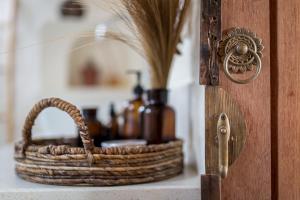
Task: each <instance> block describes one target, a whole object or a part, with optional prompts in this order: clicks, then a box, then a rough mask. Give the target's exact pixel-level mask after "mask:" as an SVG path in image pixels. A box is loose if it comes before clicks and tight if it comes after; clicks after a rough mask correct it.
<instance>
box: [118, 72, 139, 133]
mask: <svg viewBox="0 0 300 200" xmlns="http://www.w3.org/2000/svg"><path fill="white" fill-rule="evenodd" d="M135 73H136V74H137V81H138V83H137V85H136V86H135V88H134V90H133V93H134V98H133V99H132V100H130V101H129V102H128V105H127V106H126V108H125V109H124V113H123V116H124V124H123V128H122V131H121V132H120V137H121V138H122V139H139V138H141V137H142V135H141V129H140V122H139V109H140V108H141V107H142V106H143V105H144V100H143V93H144V89H143V87H142V86H141V83H140V81H141V73H140V72H139V71H137V72H135Z"/></svg>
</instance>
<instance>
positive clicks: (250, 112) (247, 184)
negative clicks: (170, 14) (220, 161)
mask: <svg viewBox="0 0 300 200" xmlns="http://www.w3.org/2000/svg"><path fill="white" fill-rule="evenodd" d="M209 2H210V5H213V6H216V7H218V6H219V10H218V9H215V8H214V9H207V11H208V12H211V13H204V15H203V16H204V17H205V15H207V14H208V15H209V14H212V12H214V15H213V17H212V19H214V20H218V19H219V20H220V21H221V23H220V25H221V27H218V26H214V29H215V30H213V31H217V29H218V28H219V29H220V30H222V31H223V30H227V29H230V28H232V27H242V28H247V29H249V30H251V31H252V32H254V33H256V34H257V35H258V36H259V37H260V38H261V39H262V40H263V45H264V47H265V48H264V51H263V55H264V56H263V58H262V71H261V73H260V75H259V77H258V78H257V79H256V80H254V81H252V82H250V83H248V84H244V85H240V84H237V83H234V82H232V81H230V80H229V79H228V78H227V77H226V76H225V75H224V73H223V72H222V70H220V72H219V75H218V73H217V72H214V71H213V70H212V69H211V68H207V69H208V71H209V70H211V72H207V71H206V70H205V67H203V66H207V62H205V60H202V61H201V66H200V69H201V70H200V79H202V80H200V82H201V83H202V84H203V83H204V84H206V85H219V86H220V87H221V88H223V89H225V91H227V92H228V93H229V94H230V96H231V97H232V98H233V99H235V101H236V103H237V104H238V106H239V107H240V109H241V111H242V114H243V116H244V118H245V121H246V124H247V135H246V143H245V146H244V149H243V151H242V152H241V154H240V155H239V157H238V159H237V160H236V161H235V162H234V164H233V165H232V166H231V167H230V169H229V170H230V171H229V173H228V176H227V178H225V179H223V180H222V181H221V197H222V199H229V200H232V199H243V200H244V199H245V200H246V199H255V200H256V199H258V200H259V199H264V200H265V199H271V198H272V197H275V196H274V194H272V192H273V191H275V190H274V188H276V187H275V186H276V185H275V184H273V183H274V182H275V181H274V178H273V176H272V172H274V171H272V164H273V160H274V158H276V154H273V152H274V151H271V150H272V147H274V146H273V143H272V142H274V141H275V140H274V138H273V139H272V136H273V135H272V134H273V132H271V130H272V128H273V129H275V128H274V127H273V126H272V123H274V117H273V114H272V112H271V110H272V108H273V107H276V106H275V105H274V101H273V98H274V96H272V94H273V93H274V91H273V90H272V89H273V88H272V84H271V82H272V81H273V78H272V76H271V75H276V73H274V72H273V71H271V63H270V50H271V48H270V40H271V39H273V38H272V37H271V28H272V27H271V26H270V22H271V21H272V20H273V19H272V17H271V15H272V14H273V12H271V9H272V6H273V5H272V4H270V2H269V1H268V0H265V1H263V0H260V1H258V0H256V1H253V0H242V1H241V0H222V1H219V0H216V1H209ZM208 4H209V3H208ZM208 4H207V2H206V3H205V2H203V1H202V6H207V5H208ZM218 4H220V5H218ZM213 6H212V7H213ZM202 10H203V8H202ZM217 23H218V22H217ZM206 28H207V27H205V26H202V29H201V32H205V31H207V30H206ZM208 32H209V31H208ZM216 33H217V34H215V35H216V36H219V35H218V34H219V33H218V32H216ZM204 36H205V35H204ZM201 39H202V40H201V42H202V43H203V42H205V37H203V35H202V36H201ZM201 49H202V47H201ZM272 53H274V50H273V51H272ZM203 55H204V54H203ZM202 58H203V57H202ZM273 64H274V63H273ZM220 67H221V66H219V68H220ZM216 69H218V68H216ZM216 69H215V70H216ZM201 72H202V75H201ZM203 72H205V73H206V74H207V73H214V74H215V75H218V77H219V82H217V81H214V82H213V81H211V80H207V79H209V76H206V75H205V73H203ZM207 77H208V78H207ZM210 77H211V76H210ZM203 80H204V81H203ZM275 102H276V101H275ZM272 158H273V159H272ZM272 190H273V191H272Z"/></svg>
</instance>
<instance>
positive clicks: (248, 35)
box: [218, 28, 263, 84]
mask: <svg viewBox="0 0 300 200" xmlns="http://www.w3.org/2000/svg"><path fill="white" fill-rule="evenodd" d="M262 50H263V45H262V40H261V39H259V38H257V37H256V34H255V33H253V32H251V31H249V30H247V29H244V28H234V29H231V30H230V31H228V32H227V33H226V34H223V38H222V40H221V41H220V42H219V48H218V55H219V57H220V59H221V62H222V64H223V68H224V73H225V75H226V76H227V77H228V78H229V79H230V80H231V81H233V82H235V83H238V84H246V83H249V82H251V81H253V80H255V79H256V78H257V77H258V75H259V74H260V72H261V57H262ZM254 68H255V72H254V74H253V75H251V76H250V77H248V78H246V79H239V78H236V76H234V74H244V73H246V72H247V71H253V70H254Z"/></svg>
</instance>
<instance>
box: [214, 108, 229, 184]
mask: <svg viewBox="0 0 300 200" xmlns="http://www.w3.org/2000/svg"><path fill="white" fill-rule="evenodd" d="M217 137H218V148H219V174H220V176H221V177H222V178H226V176H227V173H228V157H229V153H228V152H229V151H228V143H229V137H230V124H229V119H228V117H227V115H226V114H225V113H221V114H220V116H219V119H218V123H217Z"/></svg>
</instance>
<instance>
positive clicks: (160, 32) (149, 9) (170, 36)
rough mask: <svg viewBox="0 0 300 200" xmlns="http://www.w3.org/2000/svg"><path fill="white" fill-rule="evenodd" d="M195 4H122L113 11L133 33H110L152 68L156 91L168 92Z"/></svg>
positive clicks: (165, 0)
mask: <svg viewBox="0 0 300 200" xmlns="http://www.w3.org/2000/svg"><path fill="white" fill-rule="evenodd" d="M190 2H191V0H119V1H116V2H115V4H113V5H114V6H113V7H112V9H113V10H114V12H115V13H117V14H118V15H119V16H120V18H121V19H122V21H123V22H124V24H125V25H126V26H127V27H128V28H129V31H130V32H131V33H132V35H131V36H129V35H126V34H124V33H120V32H109V33H107V34H106V36H107V37H109V38H112V39H116V40H119V41H121V42H124V43H126V44H127V45H129V46H130V47H132V48H133V49H134V50H136V51H137V52H138V53H139V54H140V55H142V56H143V57H144V58H145V59H146V60H147V62H148V63H149V66H150V72H151V83H152V88H166V87H167V81H168V77H169V72H170V68H171V66H172V61H173V58H174V55H175V53H177V52H178V50H177V45H178V43H179V42H180V34H181V31H182V29H183V25H184V22H185V21H186V18H187V13H188V8H189V5H190Z"/></svg>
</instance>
